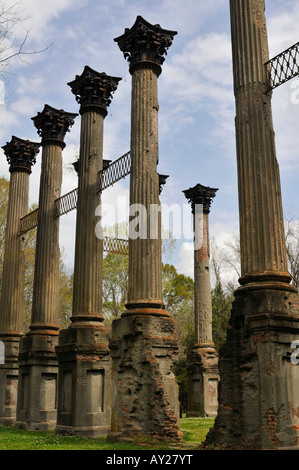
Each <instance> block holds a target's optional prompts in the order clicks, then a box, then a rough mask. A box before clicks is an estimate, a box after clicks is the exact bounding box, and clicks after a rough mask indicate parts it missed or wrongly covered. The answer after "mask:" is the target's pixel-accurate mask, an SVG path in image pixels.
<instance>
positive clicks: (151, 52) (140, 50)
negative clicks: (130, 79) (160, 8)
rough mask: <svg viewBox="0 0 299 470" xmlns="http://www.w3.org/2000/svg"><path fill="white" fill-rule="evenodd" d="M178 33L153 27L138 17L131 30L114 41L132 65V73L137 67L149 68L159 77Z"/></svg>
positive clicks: (126, 30) (127, 30)
mask: <svg viewBox="0 0 299 470" xmlns="http://www.w3.org/2000/svg"><path fill="white" fill-rule="evenodd" d="M176 34H177V32H176V31H169V30H166V29H162V28H161V26H160V25H159V24H157V25H152V24H150V23H148V22H147V21H146V20H145V19H143V18H142V16H137V18H136V21H135V23H134V25H133V26H132V28H131V29H129V28H125V32H124V34H123V35H121V36H119V37H117V38H115V39H114V41H115V42H117V43H118V46H119V48H120V50H121V51H122V52H123V54H124V57H125V59H127V60H128V62H129V64H130V73H133V71H134V69H135V68H136V67H145V66H149V67H152V68H154V70H155V71H156V73H157V75H160V73H161V66H162V64H163V62H164V60H165V58H164V57H163V56H164V55H166V54H167V50H168V48H169V47H170V46H171V44H172V41H173V37H174V36H175V35H176Z"/></svg>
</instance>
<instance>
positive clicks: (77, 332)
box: [56, 67, 120, 437]
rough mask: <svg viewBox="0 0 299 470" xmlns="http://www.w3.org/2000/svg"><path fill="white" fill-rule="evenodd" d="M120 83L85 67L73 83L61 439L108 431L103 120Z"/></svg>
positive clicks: (61, 337) (61, 344)
mask: <svg viewBox="0 0 299 470" xmlns="http://www.w3.org/2000/svg"><path fill="white" fill-rule="evenodd" d="M119 81H120V78H116V77H110V76H108V75H106V74H105V73H98V72H95V71H94V70H92V69H91V68H90V67H85V69H84V71H83V73H82V75H81V76H76V79H75V80H74V81H73V82H70V83H69V86H70V87H71V89H72V92H73V93H74V95H76V98H77V101H78V102H79V103H80V114H81V138H80V158H79V162H78V176H79V183H78V184H79V186H78V204H77V224H76V248H75V269H74V295H73V314H72V317H71V320H72V324H71V326H70V327H69V328H67V329H65V330H62V331H61V332H60V335H59V346H58V347H57V354H58V360H59V398H58V417H57V426H56V433H57V434H76V435H82V436H85V437H97V436H101V435H106V434H107V432H108V430H110V420H111V360H110V356H109V333H108V330H107V329H106V327H105V326H104V324H103V315H102V279H103V273H102V270H103V240H102V239H101V238H99V237H97V236H96V225H97V224H98V223H100V222H99V220H98V218H97V217H96V209H97V208H98V206H99V205H100V203H101V195H100V193H99V179H98V175H99V171H101V170H102V168H103V129H104V119H105V117H106V115H107V108H108V106H109V104H110V102H111V99H112V93H113V92H114V91H115V90H116V89H117V85H118V82H119ZM97 228H98V227H97Z"/></svg>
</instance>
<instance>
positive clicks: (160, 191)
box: [158, 174, 169, 194]
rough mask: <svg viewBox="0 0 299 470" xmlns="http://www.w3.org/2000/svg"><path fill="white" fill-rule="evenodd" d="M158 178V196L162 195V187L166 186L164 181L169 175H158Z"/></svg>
mask: <svg viewBox="0 0 299 470" xmlns="http://www.w3.org/2000/svg"><path fill="white" fill-rule="evenodd" d="M158 177H159V194H162V191H163V186H164V185H165V184H166V180H167V178H169V175H160V174H158Z"/></svg>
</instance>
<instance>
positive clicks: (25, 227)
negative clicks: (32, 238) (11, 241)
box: [20, 208, 38, 235]
mask: <svg viewBox="0 0 299 470" xmlns="http://www.w3.org/2000/svg"><path fill="white" fill-rule="evenodd" d="M37 217H38V208H37V209H35V210H34V211H32V212H29V214H26V215H25V216H24V217H22V219H20V235H22V234H23V233H26V232H29V230H32V229H34V228H35V227H37Z"/></svg>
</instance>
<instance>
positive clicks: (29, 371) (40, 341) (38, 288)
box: [16, 105, 77, 430]
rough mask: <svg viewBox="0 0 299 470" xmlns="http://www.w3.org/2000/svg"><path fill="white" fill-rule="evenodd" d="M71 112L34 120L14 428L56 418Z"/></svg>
mask: <svg viewBox="0 0 299 470" xmlns="http://www.w3.org/2000/svg"><path fill="white" fill-rule="evenodd" d="M76 116H77V115H76V114H71V113H66V112H65V111H63V110H57V109H54V108H52V107H50V106H48V105H45V107H44V110H43V111H42V112H41V113H38V114H37V116H35V117H34V118H32V119H33V122H34V125H35V126H36V128H37V129H38V134H39V135H40V136H41V138H42V148H43V150H42V166H41V177H40V192H39V207H38V226H37V236H36V255H35V271H34V284H33V300H32V317H31V325H30V331H29V333H27V334H26V335H25V336H24V337H23V338H22V340H21V344H20V354H19V368H20V380H19V388H18V406H17V421H16V427H17V428H25V429H28V430H53V429H54V428H55V425H56V414H57V403H56V401H57V396H56V395H57V390H56V389H57V373H58V365H57V358H56V353H55V346H56V345H57V340H58V329H59V327H58V324H57V323H58V297H59V284H58V282H59V257H60V254H59V218H56V219H54V218H53V214H54V201H55V199H57V198H59V197H60V190H61V182H62V150H63V148H64V147H65V143H64V137H65V134H66V132H67V131H68V130H69V128H70V126H72V125H73V123H74V118H75V117H76Z"/></svg>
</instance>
